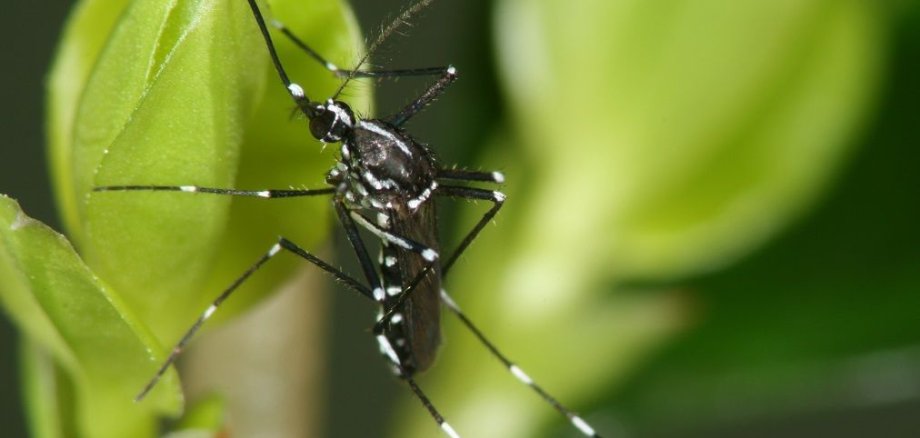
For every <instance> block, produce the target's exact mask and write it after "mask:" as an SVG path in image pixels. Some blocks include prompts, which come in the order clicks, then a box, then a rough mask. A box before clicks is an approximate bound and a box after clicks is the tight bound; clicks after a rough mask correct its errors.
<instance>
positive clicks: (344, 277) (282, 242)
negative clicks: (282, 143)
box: [134, 237, 373, 401]
mask: <svg viewBox="0 0 920 438" xmlns="http://www.w3.org/2000/svg"><path fill="white" fill-rule="evenodd" d="M282 249H284V250H287V251H289V252H292V253H294V254H297V255H298V256H300V257H302V258H304V259H306V260H307V261H308V262H310V263H313V264H314V265H316V266H318V267H319V268H320V269H322V270H324V271H326V272H328V273H330V274H332V276H334V277H335V278H336V280H338V281H340V282H341V283H343V284H345V285H346V286H348V287H349V288H350V289H352V290H354V291H356V292H358V293H359V294H361V295H362V296H365V297H367V298H369V299H373V296H372V293H371V291H370V290H369V289H368V288H367V287H366V286H364V285H363V284H361V283H359V282H358V281H357V280H355V279H354V278H352V277H350V276H349V275H348V274H346V273H344V272H342V271H341V270H339V269H337V268H335V267H334V266H332V265H330V264H328V263H326V262H324V261H323V260H322V259H320V258H319V257H316V256H314V255H313V254H310V253H309V252H307V251H306V250H304V249H303V248H301V247H299V246H297V245H296V244H295V243H294V242H291V241H290V240H287V239H285V238H283V237H281V238H279V239H278V242H276V243H275V244H274V245H272V247H271V248H270V249H269V250H268V251H267V252H266V253H265V254H263V255H262V257H260V258H259V259H258V260H256V262H255V263H253V264H252V265H251V266H250V267H249V268H248V269H246V271H245V272H243V275H240V276H239V277H237V279H236V280H234V281H233V283H231V284H230V286H229V287H227V288H226V289H224V291H223V292H221V294H220V295H218V296H217V298H216V299H214V301H213V302H212V303H211V305H210V306H208V308H207V309H205V311H204V313H202V314H201V316H199V317H198V319H197V320H196V321H195V323H194V324H192V326H191V327H190V328H189V329H188V330H187V331H186V332H185V334H184V335H182V338H181V339H180V340H179V342H178V343H177V344H176V346H175V347H173V349H172V351H171V352H170V353H169V356H168V357H167V358H166V361H165V362H163V364H162V365H161V366H160V368H159V369H158V370H157V372H156V374H155V375H154V376H153V378H152V379H150V381H149V382H147V384H146V385H145V386H144V389H142V390H141V392H140V393H138V395H137V397H135V398H134V400H135V401H140V400H141V399H143V398H144V397H145V396H146V395H147V393H148V392H150V390H151V389H153V387H154V386H155V385H156V384H157V382H159V381H160V378H162V377H163V374H164V373H166V370H167V369H169V366H170V365H172V364H173V362H175V361H176V359H177V358H178V357H179V355H180V354H181V353H182V350H183V349H184V348H185V346H186V345H187V344H188V343H189V341H190V340H191V339H192V338H193V337H194V336H195V334H196V333H198V330H199V329H200V328H201V326H202V325H203V324H204V322H205V321H207V320H208V318H210V317H211V315H213V314H214V312H216V311H217V308H218V307H220V305H221V304H222V303H223V302H224V301H225V300H226V299H227V298H229V297H230V295H232V294H233V292H234V291H236V290H237V289H238V288H239V287H240V285H241V284H243V282H245V281H246V279H248V278H249V277H250V276H251V275H252V274H254V273H255V272H256V271H257V270H258V269H259V268H261V267H262V265H264V264H265V263H266V262H268V261H269V260H270V259H271V258H272V257H274V256H275V255H277V254H278V253H279V252H281V250H282Z"/></svg>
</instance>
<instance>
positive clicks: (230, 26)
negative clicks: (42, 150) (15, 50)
mask: <svg viewBox="0 0 920 438" xmlns="http://www.w3.org/2000/svg"><path fill="white" fill-rule="evenodd" d="M268 3H269V4H270V5H271V8H270V9H269V8H268V7H266V6H264V5H263V12H264V13H266V15H268V16H269V17H270V16H271V15H272V12H274V13H276V14H278V17H279V18H282V19H283V20H284V22H285V24H286V25H287V26H288V27H289V28H290V29H292V30H293V32H294V33H296V34H297V35H298V36H300V37H301V38H302V39H304V40H306V41H310V42H311V44H312V46H313V47H314V48H315V49H317V50H318V51H319V52H321V53H323V54H324V55H325V56H327V57H328V58H329V59H330V60H331V61H333V62H336V63H339V64H342V65H347V64H349V63H350V62H351V60H352V59H354V58H355V57H356V56H357V55H359V54H360V53H361V50H362V49H361V46H360V36H359V35H358V33H357V31H356V25H355V22H354V19H353V18H352V17H351V15H350V12H349V11H348V10H347V8H346V7H345V6H344V5H343V4H342V3H341V2H339V1H331V0H330V1H325V2H312V3H310V4H309V5H306V6H304V5H303V4H301V2H299V1H294V0H277V1H270V2H268ZM64 38H65V39H64V40H63V41H62V43H61V46H60V48H59V50H58V53H57V57H56V60H55V63H54V68H53V69H52V72H51V75H50V82H49V95H48V107H49V114H48V135H49V145H48V151H49V157H50V159H51V163H52V171H53V173H54V183H55V189H56V190H57V193H56V195H57V197H58V201H59V204H60V207H61V209H62V214H63V216H64V220H65V223H66V226H67V228H68V229H69V231H70V234H71V236H72V238H73V240H74V242H75V243H76V244H77V245H78V246H79V248H80V250H81V256H82V257H83V260H85V262H86V265H83V263H84V262H83V260H80V259H78V258H77V257H76V255H75V254H74V253H73V251H72V249H71V248H70V246H69V244H68V243H67V242H66V241H65V240H64V239H63V237H61V236H58V235H56V234H53V232H52V231H50V230H48V229H47V228H45V227H44V226H41V225H39V224H36V223H33V222H30V221H29V220H27V219H26V218H25V216H24V215H22V214H20V213H17V212H18V209H17V208H15V205H14V204H13V203H12V201H9V200H5V202H6V203H8V204H9V211H8V212H7V211H5V213H9V214H7V215H6V216H4V217H5V218H6V219H7V220H8V223H9V224H11V225H15V227H14V228H12V229H11V230H12V231H13V232H15V233H13V234H9V235H10V236H14V237H16V236H20V237H17V239H18V240H10V239H6V240H5V241H4V242H3V244H4V246H3V249H4V251H6V252H4V253H3V254H0V257H3V258H2V259H0V261H2V262H3V264H2V266H0V269H2V271H0V274H2V276H0V288H2V292H3V304H4V306H5V307H6V308H7V310H8V311H9V312H10V314H11V315H12V317H13V319H14V321H16V322H17V324H18V325H19V326H20V327H21V329H22V330H23V331H24V332H25V333H27V334H28V339H26V340H24V341H23V342H24V347H23V351H24V352H25V353H24V354H25V356H24V361H25V362H24V363H27V364H28V365H29V370H28V372H27V373H25V374H24V376H25V378H26V381H27V382H28V387H29V388H30V393H29V394H28V397H27V399H28V400H29V409H30V411H31V413H30V415H31V418H32V424H33V428H34V430H35V433H38V434H41V435H42V436H58V435H63V436H72V435H80V436H94V437H106V436H113V437H116V436H117V437H121V436H134V437H143V436H152V435H153V434H154V433H156V429H157V427H156V426H157V424H156V421H155V415H156V414H163V413H166V414H172V415H174V414H175V413H177V412H178V410H179V409H180V405H181V396H180V395H179V393H178V385H177V382H176V379H175V376H174V372H173V371H171V370H170V371H169V372H168V373H167V375H166V376H165V378H164V380H163V381H161V382H160V383H159V384H158V386H157V388H156V389H155V390H154V391H153V392H151V393H150V395H148V398H147V399H145V400H144V401H143V402H142V403H140V404H134V403H132V402H131V400H132V399H133V397H134V395H136V394H137V392H138V391H139V390H140V389H141V388H142V387H143V385H144V384H145V383H146V382H147V380H149V379H150V378H151V377H152V376H153V375H154V372H155V370H156V367H157V366H158V365H159V364H160V363H161V361H162V360H163V358H164V355H163V354H162V353H161V352H162V351H163V350H164V349H163V346H162V345H163V344H165V345H172V344H173V343H174V342H175V341H176V340H177V339H178V336H179V335H180V334H181V333H182V332H184V331H185V330H186V329H187V328H188V327H189V326H190V324H191V323H192V322H193V321H194V320H195V318H196V317H197V316H198V314H200V312H201V311H202V310H203V309H205V308H206V306H207V303H209V302H210V301H211V300H212V299H213V298H214V297H215V296H216V295H217V294H218V293H219V292H220V291H221V290H222V289H223V288H225V287H226V286H227V285H228V284H229V283H230V282H232V281H233V280H234V279H235V278H237V277H238V276H239V275H240V274H241V273H242V272H243V271H244V270H245V269H246V268H247V267H248V266H250V265H251V263H252V262H253V261H255V260H256V259H257V258H258V257H259V256H260V255H261V254H264V252H265V251H266V250H267V249H268V248H269V247H270V246H271V245H272V244H274V242H275V241H276V240H277V236H278V235H284V236H286V237H288V238H290V239H292V240H294V241H296V242H298V243H299V244H301V245H302V246H304V247H310V246H312V245H315V244H316V243H317V242H318V241H319V240H320V239H321V238H322V237H323V236H324V235H325V234H326V233H327V230H328V228H329V227H328V222H329V214H328V204H327V203H328V200H324V199H315V200H290V201H281V202H278V201H275V202H273V203H265V202H259V201H258V200H231V199H229V198H220V197H217V196H193V195H188V194H184V193H140V192H134V193H127V192H91V189H92V188H93V187H98V186H102V185H122V184H155V185H188V184H196V185H205V186H213V187H226V188H231V187H236V188H241V187H247V188H259V189H265V188H286V187H290V186H294V187H322V186H324V185H325V184H324V181H323V176H324V171H325V170H326V169H327V168H328V167H329V166H330V164H331V162H332V157H331V155H329V152H330V151H327V152H326V155H324V154H322V153H321V146H320V144H319V143H318V142H316V141H313V140H312V139H311V137H310V135H309V131H308V129H307V127H306V124H305V123H303V122H302V120H301V119H298V118H292V117H291V114H292V109H293V107H294V105H293V103H292V101H291V99H290V96H289V95H288V94H287V92H286V90H285V89H284V87H283V85H282V84H281V82H280V80H279V79H278V77H277V73H276V72H275V71H274V70H273V69H272V68H271V65H270V63H269V58H268V51H267V50H266V48H265V45H264V42H263V41H262V39H261V36H260V34H259V32H258V28H257V27H256V25H255V21H254V19H253V17H252V14H251V11H250V10H249V7H248V4H247V3H246V2H245V1H242V0H240V1H235V0H234V1H226V0H172V1H165V2H164V1H158V0H134V1H131V2H115V1H112V2H109V1H95V0H86V1H84V2H82V3H80V4H78V5H77V7H76V9H75V11H74V14H73V16H72V17H71V20H70V21H69V22H68V25H67V29H66V30H65V32H64ZM276 45H277V47H278V51H279V54H280V56H281V57H282V59H283V62H284V64H285V66H286V67H287V68H288V69H289V73H290V75H291V77H292V79H294V80H295V81H297V82H298V83H300V84H302V85H303V86H304V87H305V88H306V90H307V92H308V93H310V95H311V96H313V97H316V98H322V97H324V96H328V95H331V94H332V92H333V90H335V89H336V88H337V87H338V85H339V83H340V81H339V80H338V79H335V78H334V77H333V75H332V74H331V73H329V72H328V71H327V70H325V69H324V68H323V67H322V66H321V65H318V63H316V62H315V61H314V60H313V59H311V58H310V57H308V56H306V55H305V54H304V53H303V52H302V51H301V50H299V49H297V48H296V47H295V46H293V44H292V43H290V42H289V41H287V40H286V39H284V38H283V37H276ZM368 92H369V88H368V87H363V88H361V89H359V90H355V91H351V90H349V93H350V95H351V96H350V97H351V99H350V102H352V103H353V104H354V105H355V108H356V109H357V110H359V111H362V112H363V111H368V110H369V104H368V99H367V96H368ZM4 205H5V206H6V204H4ZM36 229H39V230H41V233H39V232H37V231H36V232H34V233H33V232H32V230H36ZM24 230H29V233H26V232H25V231H24ZM42 233H44V234H42ZM24 234H25V235H27V236H28V239H26V238H23V237H21V236H23V235H24ZM33 234H34V235H35V236H33ZM3 236H4V237H7V236H6V235H3ZM36 236H37V237H36ZM49 236H54V238H53V239H52V238H51V237H49ZM39 237H40V238H42V239H45V241H39V242H35V240H36V239H38V238H39ZM48 240H53V241H54V243H55V244H57V245H58V247H56V248H53V249H54V250H55V251H56V252H57V253H61V254H57V253H55V252H54V251H51V250H50V249H49V248H51V247H52V245H51V244H50V243H48V242H46V241H48ZM71 260H72V262H71ZM24 261H28V263H27V264H26V263H25V262H24ZM62 265H63V266H62ZM295 266H298V262H297V260H294V259H293V258H287V259H285V258H279V260H278V261H273V262H272V264H270V265H269V266H267V267H266V268H265V269H263V270H262V271H260V273H259V275H257V276H255V277H253V278H252V279H251V281H249V282H248V283H247V284H246V285H245V286H244V287H243V288H241V290H240V291H239V292H238V293H237V295H236V296H235V297H234V299H233V300H231V301H230V302H228V304H227V305H226V306H224V307H222V311H221V312H220V313H219V314H218V317H219V318H220V317H227V316H228V315H232V314H233V313H235V311H234V309H236V310H237V311H238V310H240V309H242V308H245V307H246V306H248V305H250V304H251V303H252V302H253V301H255V300H257V299H258V298H259V297H261V296H264V295H265V294H267V293H268V292H270V291H271V290H273V289H274V288H275V286H276V285H278V284H279V283H280V282H282V281H284V279H285V278H286V276H287V274H288V273H289V272H290V271H291V270H292V269H293V267H295ZM78 274H79V275H78ZM36 279H38V280H42V281H41V282H40V283H38V284H33V283H35V282H36V281H38V280H36ZM116 291H117V293H116ZM30 296H35V297H38V298H37V299H36V298H29V297H30ZM36 300H38V301H39V302H35V301H36ZM106 303H107V304H108V306H109V307H105V306H103V304H106ZM62 307H63V308H67V309H73V310H74V312H73V313H68V312H65V311H63V310H61V308H62ZM46 350H47V352H48V353H45V351H46ZM60 370H63V371H64V374H63V375H62V374H61V373H60ZM52 384H53V385H54V386H53V387H51V388H52V389H51V390H49V386H48V385H52ZM71 392H72V394H73V396H72V397H71V396H70V395H69V394H70V393H71ZM71 416H73V417H74V418H75V419H74V420H73V421H71V420H69V418H71Z"/></svg>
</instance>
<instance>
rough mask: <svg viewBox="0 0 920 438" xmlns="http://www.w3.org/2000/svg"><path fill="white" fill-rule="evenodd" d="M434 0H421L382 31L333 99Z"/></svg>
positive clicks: (336, 91)
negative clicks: (383, 45)
mask: <svg viewBox="0 0 920 438" xmlns="http://www.w3.org/2000/svg"><path fill="white" fill-rule="evenodd" d="M431 2H432V0H419V1H417V2H415V3H413V4H412V6H409V7H408V8H406V9H405V10H403V11H402V12H401V13H400V14H399V15H397V16H396V18H394V19H393V20H392V21H390V23H389V24H387V25H386V26H384V27H383V28H381V29H380V33H379V34H378V35H377V38H375V39H374V42H372V43H371V45H370V46H369V47H368V48H367V51H366V52H364V56H362V57H361V59H360V60H359V61H358V64H357V65H355V68H354V69H352V70H351V71H350V72H349V73H348V76H347V77H345V80H344V81H342V84H341V85H339V88H338V89H337V90H335V94H333V95H332V99H333V100H335V99H337V98H338V97H339V94H341V93H342V90H344V89H345V86H346V85H348V82H350V81H351V80H352V79H354V78H355V75H356V74H357V73H358V70H360V69H361V66H362V65H364V64H365V63H366V62H367V60H368V59H369V58H370V56H371V55H372V54H373V53H374V52H376V51H377V49H378V48H380V45H381V44H383V42H384V41H386V39H387V38H389V37H390V35H392V34H393V33H394V32H396V31H397V30H398V29H399V28H400V27H402V26H408V25H409V20H410V19H411V18H412V17H413V16H414V15H416V14H418V13H419V12H421V10H422V9H425V8H426V7H428V5H430V4H431Z"/></svg>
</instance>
